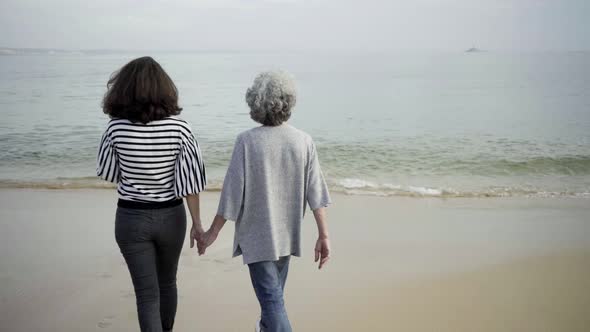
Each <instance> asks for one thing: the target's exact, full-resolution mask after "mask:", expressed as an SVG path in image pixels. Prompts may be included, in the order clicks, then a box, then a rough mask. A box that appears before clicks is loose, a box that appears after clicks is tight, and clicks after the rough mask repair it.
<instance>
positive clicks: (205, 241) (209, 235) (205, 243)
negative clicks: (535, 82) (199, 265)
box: [197, 227, 218, 256]
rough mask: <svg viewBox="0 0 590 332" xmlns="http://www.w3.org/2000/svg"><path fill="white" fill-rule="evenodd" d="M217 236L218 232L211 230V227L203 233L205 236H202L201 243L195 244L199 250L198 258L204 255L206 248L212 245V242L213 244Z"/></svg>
mask: <svg viewBox="0 0 590 332" xmlns="http://www.w3.org/2000/svg"><path fill="white" fill-rule="evenodd" d="M217 234H218V232H216V231H215V230H214V229H213V227H211V228H209V230H208V231H207V232H205V234H203V237H202V238H201V241H199V242H198V243H197V247H198V249H199V256H200V255H203V254H205V251H206V250H207V247H209V246H210V245H212V244H213V242H215V240H216V239H217Z"/></svg>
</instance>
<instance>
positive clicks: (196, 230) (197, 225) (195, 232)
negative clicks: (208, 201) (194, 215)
mask: <svg viewBox="0 0 590 332" xmlns="http://www.w3.org/2000/svg"><path fill="white" fill-rule="evenodd" d="M204 234H205V230H203V226H202V225H201V221H200V220H196V221H193V226H192V227H191V232H190V235H189V238H190V241H191V248H192V247H194V246H195V241H196V242H197V246H198V243H199V242H201V241H202V240H203V235H204Z"/></svg>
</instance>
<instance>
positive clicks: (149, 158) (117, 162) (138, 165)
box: [96, 117, 207, 202]
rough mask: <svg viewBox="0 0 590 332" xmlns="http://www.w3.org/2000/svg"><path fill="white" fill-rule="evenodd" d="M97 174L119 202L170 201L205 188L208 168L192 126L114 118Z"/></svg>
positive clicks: (101, 149)
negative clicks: (113, 186) (111, 185)
mask: <svg viewBox="0 0 590 332" xmlns="http://www.w3.org/2000/svg"><path fill="white" fill-rule="evenodd" d="M96 173H97V175H98V176H100V177H101V178H102V179H104V180H107V181H110V182H114V183H117V184H118V188H117V190H118V192H119V198H121V199H123V200H130V201H137V202H165V201H170V200H174V199H177V198H179V197H185V196H187V195H190V194H197V193H199V192H201V191H203V190H204V189H205V185H206V184H207V178H206V175H205V165H204V163H203V158H202V156H201V151H200V149H199V144H198V143H197V140H196V139H195V137H194V135H193V133H192V131H191V128H190V126H189V125H188V123H187V122H186V121H184V120H180V119H178V118H174V117H169V118H165V119H163V120H158V121H152V122H149V123H147V124H142V123H133V122H131V121H129V120H126V119H113V120H111V121H110V122H109V124H108V126H107V129H106V130H105V132H104V134H103V136H102V140H101V142H100V146H99V149H98V158H97V169H96Z"/></svg>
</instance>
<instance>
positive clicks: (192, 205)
mask: <svg viewBox="0 0 590 332" xmlns="http://www.w3.org/2000/svg"><path fill="white" fill-rule="evenodd" d="M186 204H187V205H188V210H189V211H190V214H191V219H192V221H193V222H192V227H191V232H190V241H191V248H192V247H194V246H195V240H196V241H197V242H198V241H200V240H201V238H202V237H203V233H204V231H203V225H202V224H201V206H200V201H199V194H196V195H188V196H186Z"/></svg>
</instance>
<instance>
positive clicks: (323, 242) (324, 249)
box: [315, 237, 330, 269]
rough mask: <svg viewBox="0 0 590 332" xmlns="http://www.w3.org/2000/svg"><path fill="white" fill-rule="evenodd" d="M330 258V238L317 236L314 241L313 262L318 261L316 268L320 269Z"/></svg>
mask: <svg viewBox="0 0 590 332" xmlns="http://www.w3.org/2000/svg"><path fill="white" fill-rule="evenodd" d="M329 259H330V239H328V238H327V237H326V238H321V237H320V238H318V240H317V241H316V243H315V262H316V263H317V262H318V261H319V262H320V264H319V266H318V269H321V268H322V267H323V266H324V265H326V263H328V260H329Z"/></svg>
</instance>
